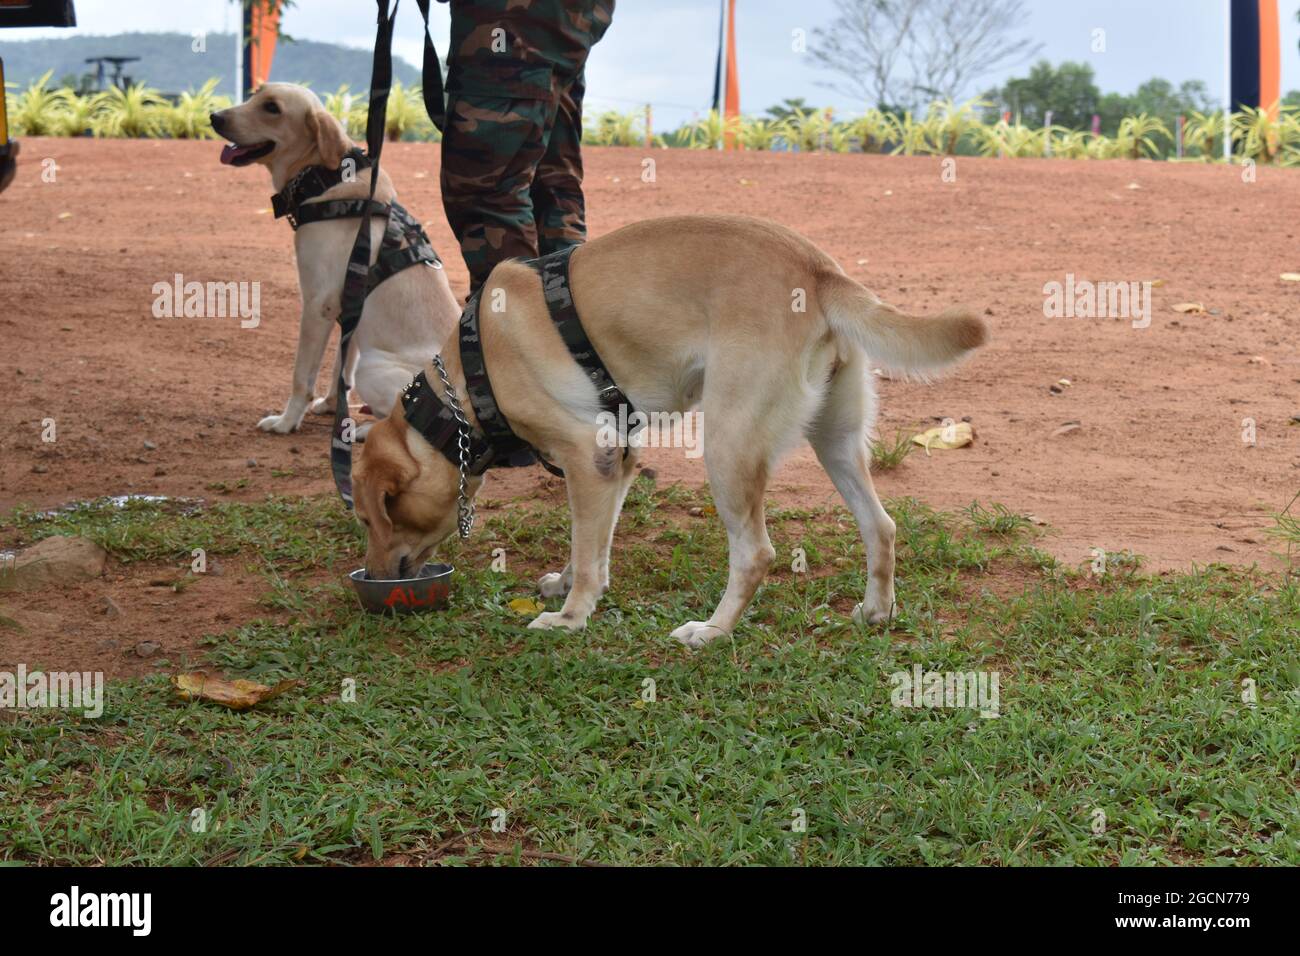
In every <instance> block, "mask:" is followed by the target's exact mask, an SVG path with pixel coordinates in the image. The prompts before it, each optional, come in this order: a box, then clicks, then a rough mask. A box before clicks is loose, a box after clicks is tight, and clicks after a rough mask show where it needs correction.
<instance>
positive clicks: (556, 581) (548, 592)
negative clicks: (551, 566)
mask: <svg viewBox="0 0 1300 956" xmlns="http://www.w3.org/2000/svg"><path fill="white" fill-rule="evenodd" d="M572 587H573V579H572V578H569V577H566V576H565V575H564V574H562V573H557V572H555V571H552V572H551V573H550V574H543V575H542V576H541V577H540V578H539V579H538V581H537V590H538V591H540V592H541V595H542V597H544V598H553V597H564V596H565V595H566V594H568V593H569V589H570V588H572Z"/></svg>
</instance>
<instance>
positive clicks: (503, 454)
mask: <svg viewBox="0 0 1300 956" xmlns="http://www.w3.org/2000/svg"><path fill="white" fill-rule="evenodd" d="M576 248H577V247H576V246H570V247H568V248H567V249H561V250H559V251H558V252H553V253H551V254H550V255H547V256H542V257H541V258H539V259H529V260H527V261H526V262H525V263H524V264H525V265H528V266H530V267H531V268H532V269H533V270H535V271H536V272H537V274H538V276H539V277H540V278H541V280H542V292H543V295H544V296H545V297H546V306H547V308H548V309H549V310H550V313H551V321H552V322H554V323H555V328H556V330H557V331H558V332H559V333H560V337H561V338H562V339H564V344H565V345H566V346H568V349H569V354H570V355H572V356H573V360H574V361H575V362H577V363H578V365H579V367H581V369H582V371H583V372H584V373H585V374H586V376H587V377H588V378H589V379H590V380H591V383H592V384H593V385H594V386H595V387H596V394H597V396H598V397H599V399H600V406H601V410H602V411H604V412H608V413H611V414H613V415H614V416H615V417H616V418H617V417H618V415H619V408H620V406H622V407H624V408H626V410H627V411H626V414H627V416H628V418H631V417H632V415H633V411H632V404H631V403H630V402H629V401H628V400H627V396H626V395H624V394H623V391H622V389H620V388H619V387H618V386H617V385H615V384H614V379H613V377H612V376H611V375H610V374H609V369H608V368H606V367H605V363H604V362H602V361H601V359H600V355H599V354H598V353H597V352H596V349H595V346H593V345H592V344H591V340H590V339H588V338H587V333H586V332H585V331H583V328H582V322H581V321H579V319H578V310H577V309H576V308H574V305H573V294H572V291H571V289H570V288H569V257H570V256H571V255H572V254H573V250H574V249H576ZM482 291H483V290H482V287H480V288H479V289H478V290H477V291H476V292H475V293H474V294H473V295H472V296H470V298H469V301H468V302H467V303H466V304H465V311H464V312H463V313H462V314H461V317H460V359H461V366H462V367H463V369H464V372H465V389H466V391H467V392H468V393H469V401H470V404H471V405H472V406H473V408H474V414H475V415H476V416H477V417H478V421H479V427H478V428H477V429H470V430H469V454H468V463H467V466H466V469H465V470H466V471H467V472H468V473H469V474H471V475H481V474H483V472H485V471H487V470H488V469H489V468H503V467H504V468H515V467H520V466H524V465H531V464H534V463H537V462H540V463H541V465H542V467H544V468H545V469H546V470H547V471H549V472H551V473H552V474H555V475H559V476H561V477H563V476H564V472H563V471H561V470H560V469H559V468H558V467H556V466H555V465H553V464H552V463H551V462H549V461H547V460H546V459H545V458H543V457H542V456H541V455H540V454H538V452H537V450H536V449H535V448H533V447H532V446H531V445H529V444H528V442H526V441H524V440H523V439H522V438H520V437H519V436H518V435H516V434H515V433H514V430H513V429H512V428H511V427H510V423H509V422H507V421H506V418H505V416H504V415H502V414H501V409H500V408H498V407H497V403H496V397H495V396H494V395H493V393H492V384H491V382H490V380H489V379H488V368H487V361H486V359H485V358H484V355H483V344H482V341H481V340H480V338H479V298H480V293H481V292H482ZM402 409H403V411H404V413H405V417H406V422H407V424H409V425H410V426H411V427H413V428H414V429H415V430H416V431H418V432H419V433H420V435H421V436H423V438H424V440H425V441H427V442H428V443H429V444H430V445H432V446H433V447H434V448H436V449H438V451H440V452H442V454H443V455H444V456H445V457H446V458H447V460H448V461H450V462H451V463H452V464H453V465H456V466H457V467H459V466H460V460H459V448H458V446H457V441H458V437H459V423H458V422H457V419H456V416H455V413H454V412H453V410H452V409H450V408H448V407H447V405H446V403H444V402H443V400H442V399H441V398H440V397H439V395H438V393H437V391H435V390H434V389H433V387H432V386H431V385H430V384H429V380H428V378H427V377H426V376H425V373H424V372H421V373H420V374H419V375H417V376H416V377H415V380H414V381H413V382H411V384H410V385H409V386H407V389H406V393H405V394H404V395H403V396H402ZM627 453H628V449H627V448H626V447H625V448H624V449H623V454H624V456H625V457H626V455H627Z"/></svg>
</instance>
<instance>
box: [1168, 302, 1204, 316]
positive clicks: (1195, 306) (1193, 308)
mask: <svg viewBox="0 0 1300 956" xmlns="http://www.w3.org/2000/svg"><path fill="white" fill-rule="evenodd" d="M1171 308H1172V309H1173V310H1174V311H1175V312H1182V313H1183V314H1184V315H1204V314H1205V304H1204V303H1202V302H1179V303H1178V304H1177V305H1175V306H1171Z"/></svg>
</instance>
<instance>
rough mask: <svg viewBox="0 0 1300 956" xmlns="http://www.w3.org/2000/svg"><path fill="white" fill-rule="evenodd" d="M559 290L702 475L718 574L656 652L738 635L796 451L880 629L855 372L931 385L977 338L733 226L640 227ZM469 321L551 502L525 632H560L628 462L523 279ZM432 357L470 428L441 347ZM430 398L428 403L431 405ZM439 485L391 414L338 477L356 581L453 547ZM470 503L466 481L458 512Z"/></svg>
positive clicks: (636, 398)
mask: <svg viewBox="0 0 1300 956" xmlns="http://www.w3.org/2000/svg"><path fill="white" fill-rule="evenodd" d="M570 288H571V292H572V296H573V303H574V305H575V306H576V308H577V312H578V315H579V316H580V318H581V322H582V326H583V328H584V329H585V331H586V333H587V336H588V338H589V339H590V340H591V343H592V345H593V346H594V347H595V349H596V351H597V352H598V353H599V355H600V357H601V359H603V361H604V363H605V365H606V367H607V368H608V369H609V371H610V373H611V374H612V376H613V379H614V381H615V382H616V383H617V385H618V386H619V387H620V388H621V390H622V391H623V393H624V394H625V395H626V396H627V399H628V401H629V402H630V403H631V404H632V406H633V407H634V408H635V409H637V410H638V411H641V412H647V413H648V412H668V413H671V412H685V411H687V410H690V409H693V408H695V407H697V406H698V407H699V408H700V409H701V410H702V412H703V418H704V421H705V423H706V426H707V429H706V431H707V434H706V436H705V442H704V459H705V465H706V467H707V471H708V477H709V488H710V490H711V492H712V494H713V500H714V502H715V504H716V507H717V511H718V514H719V515H720V516H721V518H722V521H723V523H724V525H725V526H726V529H727V536H728V539H729V546H730V547H729V561H730V568H729V572H728V578H727V587H726V591H725V593H724V594H723V596H722V600H721V602H720V603H719V604H718V607H717V609H716V610H715V611H714V612H713V616H712V617H710V618H709V619H708V620H707V621H690V622H687V623H685V624H683V625H682V626H681V627H679V628H677V629H676V630H675V631H673V635H672V636H673V637H675V638H676V639H677V640H679V641H681V642H682V643H684V644H686V645H687V646H690V647H700V646H702V645H704V644H706V643H708V642H709V641H711V640H713V639H714V638H717V637H719V636H722V635H726V634H729V633H731V631H732V629H733V628H734V627H735V626H736V624H737V622H738V621H739V620H740V617H741V615H742V614H743V612H744V610H745V608H746V607H747V606H748V604H749V602H750V600H751V599H752V598H753V596H754V592H755V591H756V590H757V589H758V586H759V584H760V582H761V581H762V579H763V576H764V574H765V573H766V572H767V569H768V566H769V565H770V564H771V563H772V561H773V560H774V558H775V554H776V553H775V551H774V550H773V548H772V544H771V542H770V541H769V540H768V536H767V528H766V524H765V520H764V513H763V498H764V492H765V489H766V487H767V482H768V479H769V477H770V476H771V474H772V472H773V470H774V469H775V468H776V466H777V464H778V462H779V461H780V459H781V456H782V455H783V453H785V452H786V451H788V450H790V449H791V448H792V447H793V446H794V445H795V444H796V443H797V442H798V441H800V440H801V439H802V438H806V439H807V440H808V441H809V442H810V443H811V444H812V447H813V449H814V450H815V451H816V453H817V457H818V460H819V461H820V462H821V464H822V466H823V467H824V468H825V469H826V471H827V473H828V474H829V475H830V478H831V481H832V482H833V483H834V485H835V487H836V489H837V490H838V491H839V493H840V495H841V496H842V497H843V498H844V501H845V503H846V504H847V505H848V506H849V509H850V510H851V511H852V512H853V515H854V517H855V518H856V519H857V522H858V526H859V529H860V531H861V534H862V538H863V541H864V543H865V545H866V549H867V554H868V565H869V566H868V573H867V585H866V594H865V597H864V598H863V601H862V603H861V604H860V605H859V606H858V607H857V608H856V609H855V610H854V614H853V616H854V619H855V620H857V621H863V622H870V623H876V622H880V621H885V620H888V619H889V618H890V617H891V616H892V615H893V613H894V522H893V521H892V519H890V517H889V515H888V514H886V512H885V509H884V508H883V507H881V504H880V500H879V499H878V498H877V497H876V492H875V489H874V488H873V487H872V484H871V476H870V474H869V472H868V469H869V466H870V461H871V455H870V450H869V447H868V444H867V441H868V433H869V431H870V429H871V427H872V424H873V419H874V415H875V393H874V390H873V387H872V377H871V375H870V374H869V372H870V367H869V363H877V364H882V365H885V366H887V367H889V368H893V369H896V370H899V371H902V372H906V373H918V374H928V373H933V372H937V371H938V370H940V369H942V368H944V367H945V366H948V365H951V364H952V363H954V362H956V361H957V360H959V359H961V358H962V357H963V356H965V355H966V354H968V353H969V352H970V351H971V350H973V349H975V348H977V347H978V346H980V345H981V344H983V342H984V340H985V334H986V333H985V327H984V324H983V322H982V321H981V320H980V319H978V318H976V317H974V316H973V315H970V314H968V313H965V312H962V311H956V310H954V311H949V312H945V313H943V314H942V315H938V316H934V317H930V318H921V317H916V316H910V315H905V314H904V313H902V312H900V311H898V310H897V309H895V308H894V307H892V306H890V305H886V304H884V303H882V302H881V301H880V300H879V299H878V298H876V296H875V295H873V294H872V293H871V292H870V291H868V290H867V289H866V288H865V287H863V286H862V285H860V284H859V283H857V282H855V281H854V280H852V279H850V278H849V277H848V276H846V275H845V274H844V272H843V270H841V269H840V267H839V265H838V264H836V262H835V261H834V260H833V259H831V258H830V257H829V256H827V255H826V254H825V253H823V252H822V251H821V250H820V249H818V248H817V247H816V246H814V245H813V244H812V243H811V242H809V241H808V240H807V239H804V238H803V237H802V236H800V235H798V234H797V233H794V232H792V231H790V230H788V229H785V228H784V227H781V226H778V225H776V224H774V223H770V222H765V221H762V220H758V219H749V218H742V217H737V216H677V217H670V218H664V219H652V220H648V221H646V222H641V223H636V224H634V225H630V226H627V227H625V228H622V229H619V230H618V231H616V232H613V233H611V234H609V235H607V236H604V237H602V238H600V239H596V240H593V241H592V242H590V243H588V244H586V245H584V246H581V247H580V248H578V249H577V250H576V251H574V253H573V256H572V260H571V271H570ZM481 301H482V303H483V307H482V308H481V309H480V310H479V313H480V336H481V347H482V354H483V359H484V361H485V362H486V365H487V369H488V372H489V374H490V378H491V383H492V388H493V390H494V392H495V397H496V403H497V406H498V407H499V409H500V411H501V413H502V414H503V415H504V416H505V418H506V420H507V421H508V422H509V424H510V426H511V427H512V428H513V430H514V431H515V433H516V434H517V435H518V436H519V437H520V438H522V439H523V440H525V441H527V442H528V443H530V444H531V445H532V446H533V447H534V448H535V449H537V450H538V451H539V452H540V453H541V454H542V455H543V456H545V457H546V458H547V459H549V460H551V461H553V462H555V463H556V464H558V465H559V466H560V467H561V468H562V469H563V470H564V473H565V477H566V482H567V485H568V497H569V507H570V511H571V516H572V541H571V548H570V555H569V563H568V566H567V567H565V569H564V570H563V571H561V572H558V573H552V574H548V575H546V576H545V577H543V578H542V579H541V581H540V587H541V592H542V594H543V595H544V596H547V597H552V596H558V595H560V594H566V595H567V596H566V597H565V600H564V606H563V608H562V609H561V610H559V611H548V612H545V613H543V614H540V615H539V616H538V617H537V618H536V619H535V620H533V621H532V623H531V624H530V625H529V626H530V627H537V628H551V627H562V628H568V629H571V630H575V629H579V628H582V627H583V626H585V625H586V623H587V619H588V618H589V617H590V615H591V613H592V611H593V610H594V608H595V606H596V602H597V600H598V599H599V597H600V595H601V593H602V592H603V591H604V590H605V588H606V587H608V585H609V552H610V545H611V541H612V537H613V533H614V526H615V523H616V522H617V520H618V514H619V510H620V508H621V507H622V503H623V498H624V495H625V494H626V493H627V490H628V486H629V485H630V484H631V482H632V479H633V477H634V475H635V463H636V454H635V452H636V449H635V448H632V449H630V453H628V454H626V455H624V454H623V452H622V450H621V449H614V450H611V449H610V448H609V447H607V446H608V441H607V440H602V439H601V438H600V429H599V428H598V414H599V411H600V407H601V406H600V403H599V400H598V398H597V394H596V389H595V387H594V386H593V385H592V383H591V381H590V380H589V379H588V378H587V377H586V376H585V375H584V374H583V373H582V371H581V369H580V367H579V365H578V363H577V362H576V361H575V360H574V358H573V356H572V355H571V354H570V352H569V350H568V348H567V347H566V345H565V343H564V341H563V340H562V338H561V336H560V333H559V332H558V331H557V330H556V327H555V325H554V324H553V322H552V320H551V317H550V314H549V312H548V308H547V304H546V301H545V298H544V296H543V291H542V287H541V282H540V280H539V278H538V274H537V273H536V272H535V271H534V270H533V269H531V268H530V267H529V266H527V265H524V264H523V263H520V262H514V261H512V262H505V263H502V264H501V265H499V266H497V267H496V269H494V270H493V272H492V274H491V275H490V276H489V277H488V280H487V282H486V284H485V285H484V288H483V295H482V300H481ZM442 357H443V361H444V364H445V367H446V371H447V374H448V377H449V380H450V382H451V384H452V386H453V388H454V389H455V390H456V394H457V396H458V398H459V400H460V402H461V404H462V406H463V408H464V411H465V414H466V416H467V417H468V418H469V420H470V422H471V424H473V425H474V426H475V427H476V428H477V427H478V423H477V419H475V418H474V417H473V409H472V407H471V405H470V402H469V401H468V400H467V399H466V397H465V377H464V371H463V368H462V363H461V359H460V353H459V340H458V337H457V336H452V337H450V338H449V339H448V341H447V345H446V347H445V348H444V351H443V353H442ZM427 375H428V379H429V381H430V383H439V382H440V380H439V378H438V377H437V376H436V375H435V374H434V373H432V372H428V373H427ZM433 387H434V388H435V391H436V392H437V393H438V396H439V399H440V400H441V401H443V402H444V403H446V401H447V396H446V395H445V394H444V392H443V388H442V386H441V385H440V384H434V386H433ZM614 452H617V453H614ZM458 481H459V475H458V473H457V468H456V466H454V465H453V464H452V463H451V462H450V461H449V460H448V459H447V458H446V457H444V455H443V454H441V453H440V452H439V451H437V450H435V449H434V448H432V447H431V446H430V445H429V444H428V442H427V441H426V440H425V439H424V438H423V437H421V435H420V434H419V433H418V432H417V431H416V430H415V429H414V428H413V427H411V426H409V425H408V424H407V423H406V421H405V419H404V416H403V412H402V406H401V405H400V404H399V405H398V406H397V407H396V408H395V410H394V412H393V414H392V416H391V417H389V418H388V419H386V420H385V421H383V422H380V423H378V424H377V425H376V426H375V427H374V429H373V430H372V431H371V433H370V436H369V439H368V441H367V442H366V445H365V447H364V450H363V451H362V453H361V455H360V456H359V458H358V459H357V460H356V462H355V464H354V466H353V486H354V492H355V499H356V510H357V516H358V517H359V519H360V520H361V521H362V523H363V524H364V525H365V526H366V529H367V532H368V545H367V551H366V561H365V564H366V570H367V572H368V574H369V575H370V576H371V577H376V578H393V577H398V576H399V575H400V574H401V573H403V572H406V573H414V572H415V571H416V570H417V569H419V568H420V567H421V566H422V565H423V563H424V562H425V561H426V560H427V559H428V558H429V556H430V555H431V554H432V552H433V549H434V547H435V546H436V545H437V544H439V543H440V542H441V541H442V540H444V539H445V538H446V537H448V536H449V535H451V534H452V533H453V532H454V531H455V530H456V527H457V498H458ZM480 486H481V479H474V478H471V479H470V483H469V486H468V493H469V495H470V496H471V497H472V496H473V495H474V494H476V493H477V492H478V489H479V487H480Z"/></svg>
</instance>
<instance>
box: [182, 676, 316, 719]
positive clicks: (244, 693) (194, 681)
mask: <svg viewBox="0 0 1300 956" xmlns="http://www.w3.org/2000/svg"><path fill="white" fill-rule="evenodd" d="M172 684H174V685H175V687H176V693H178V694H180V696H181V699H182V700H210V701H212V702H213V703H215V704H223V705H225V706H226V707H229V708H231V709H232V710H247V709H248V708H249V707H252V706H253V705H254V704H260V703H261V702H262V701H264V700H270V699H271V698H272V697H278V696H279V695H281V694H283V693H284V692H285V691H286V690H288V689H289V688H290V687H293V686H295V685H296V684H298V681H296V680H282V681H280V683H278V684H276V685H275V686H273V687H268V686H267V685H266V684H259V683H257V682H256V681H251V680H233V681H229V680H222V679H221V678H220V677H211V676H209V675H207V674H204V673H202V672H199V673H196V674H177V675H176V676H175V677H173V678H172Z"/></svg>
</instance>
